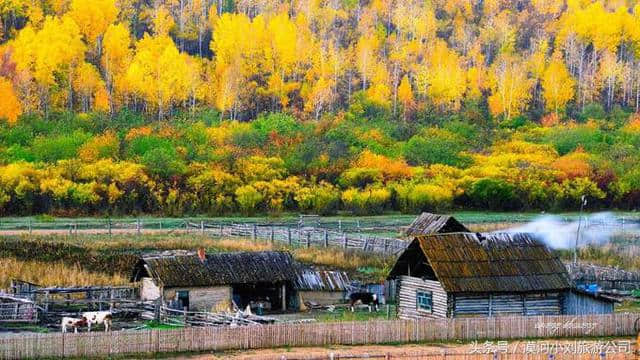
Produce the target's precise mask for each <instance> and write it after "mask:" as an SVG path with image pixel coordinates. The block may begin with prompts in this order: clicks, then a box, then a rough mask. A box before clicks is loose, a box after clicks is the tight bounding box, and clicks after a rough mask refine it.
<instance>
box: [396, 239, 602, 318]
mask: <svg viewBox="0 0 640 360" xmlns="http://www.w3.org/2000/svg"><path fill="white" fill-rule="evenodd" d="M389 278H392V279H396V280H397V303H398V306H397V311H398V316H399V317H400V318H403V319H411V318H421V317H434V318H444V317H464V316H505V315H558V314H565V313H566V314H589V313H607V312H611V311H613V305H612V304H613V303H612V301H611V300H610V299H604V298H598V297H594V296H591V295H588V294H584V293H581V292H577V291H575V290H572V289H573V286H572V283H571V281H570V278H569V275H568V273H567V271H566V269H565V267H564V265H563V264H562V262H561V261H560V260H559V259H558V258H557V257H556V256H554V255H553V254H552V253H551V251H550V250H549V249H548V248H547V246H546V245H545V244H544V243H543V242H542V241H540V239H538V238H536V237H535V235H532V234H493V233H492V234H476V233H469V232H456V233H444V234H432V235H422V236H417V237H416V238H415V239H414V240H413V241H412V242H411V244H410V245H409V247H408V248H407V249H406V250H405V251H404V252H403V253H402V254H401V255H400V257H399V258H398V260H397V262H396V263H395V265H394V267H393V269H392V270H391V272H390V274H389ZM595 304H598V305H595Z"/></svg>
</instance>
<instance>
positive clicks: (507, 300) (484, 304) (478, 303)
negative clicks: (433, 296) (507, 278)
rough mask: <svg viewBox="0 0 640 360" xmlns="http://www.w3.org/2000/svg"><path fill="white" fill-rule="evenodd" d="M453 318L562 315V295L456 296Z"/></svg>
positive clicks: (454, 296)
mask: <svg viewBox="0 0 640 360" xmlns="http://www.w3.org/2000/svg"><path fill="white" fill-rule="evenodd" d="M451 297H452V308H453V316H509V315H529V316H531V315H560V314H561V313H562V296H561V294H560V293H538V294H454V295H451Z"/></svg>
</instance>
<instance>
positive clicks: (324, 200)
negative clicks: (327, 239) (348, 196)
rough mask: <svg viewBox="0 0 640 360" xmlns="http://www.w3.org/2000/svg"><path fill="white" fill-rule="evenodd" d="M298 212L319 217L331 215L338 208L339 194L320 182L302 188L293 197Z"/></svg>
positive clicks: (327, 184) (328, 185) (331, 187)
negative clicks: (309, 213) (311, 213)
mask: <svg viewBox="0 0 640 360" xmlns="http://www.w3.org/2000/svg"><path fill="white" fill-rule="evenodd" d="M295 200H296V202H297V203H298V207H299V208H300V210H302V211H305V212H313V213H315V214H319V215H332V214H334V213H335V212H336V210H338V207H339V206H340V192H339V191H338V189H336V188H335V187H334V186H333V185H331V184H329V183H326V182H322V183H320V184H318V185H316V186H312V187H304V188H301V189H300V190H298V193H297V194H296V195H295Z"/></svg>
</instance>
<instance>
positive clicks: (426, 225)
mask: <svg viewBox="0 0 640 360" xmlns="http://www.w3.org/2000/svg"><path fill="white" fill-rule="evenodd" d="M466 231H469V229H467V228H466V227H465V226H464V225H462V223H460V222H459V221H458V220H456V218H454V217H453V216H450V215H440V214H432V213H427V212H423V213H422V214H420V216H418V217H417V218H416V219H415V220H413V222H412V223H411V225H409V227H408V228H407V230H406V231H405V235H406V236H410V237H413V236H418V235H431V234H438V233H448V232H466Z"/></svg>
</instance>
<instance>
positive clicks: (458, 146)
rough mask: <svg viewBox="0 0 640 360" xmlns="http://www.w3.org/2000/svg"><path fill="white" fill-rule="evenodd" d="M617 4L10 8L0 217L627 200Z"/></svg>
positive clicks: (1, 59) (634, 9)
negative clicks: (43, 214) (46, 213)
mask: <svg viewBox="0 0 640 360" xmlns="http://www.w3.org/2000/svg"><path fill="white" fill-rule="evenodd" d="M639 25H640V7H638V6H633V4H629V3H628V2H625V1H614V0H608V1H588V0H587V1H585V0H569V1H566V2H564V1H555V0H530V1H506V0H485V1H473V2H470V1H459V0H454V1H445V0H429V1H424V0H407V1H400V0H287V1H281V0H252V1H246V0H237V1H233V0H217V1H214V0H155V1H148V0H147V1H142V0H118V1H116V0H37V1H26V0H5V1H3V2H1V3H0V93H1V94H2V96H0V119H4V120H0V185H1V186H0V211H2V212H3V213H4V214H30V213H42V212H55V213H68V214H81V213H88V214H98V213H106V212H110V213H141V212H147V213H167V214H174V215H177V214H182V213H208V214H211V215H216V214H231V213H240V212H242V213H246V214H253V213H257V212H269V213H278V212H282V211H305V212H316V213H323V214H328V213H335V212H337V211H350V212H353V213H358V214H365V213H381V212H386V211H403V212H416V211H421V210H429V209H450V208H457V207H475V208H480V209H496V210H520V209H531V210H534V209H535V210H538V209H541V210H552V209H558V210H559V209H575V208H576V207H577V206H578V205H579V199H580V197H581V196H582V195H587V196H588V197H589V198H590V199H592V201H590V204H593V205H592V206H594V207H602V208H609V207H618V208H634V207H636V206H637V204H638V199H639V197H638V194H640V192H639V190H640V167H639V166H638V165H637V164H636V163H637V161H636V160H635V159H637V158H638V156H639V155H640V152H639V151H638V146H639V145H640V137H639V136H640V119H639V118H638V116H637V115H636V113H637V112H638V106H639V105H640V67H639V66H638V64H639V62H638V60H637V58H638V44H640V43H639V41H640V26H639Z"/></svg>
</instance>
